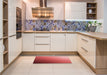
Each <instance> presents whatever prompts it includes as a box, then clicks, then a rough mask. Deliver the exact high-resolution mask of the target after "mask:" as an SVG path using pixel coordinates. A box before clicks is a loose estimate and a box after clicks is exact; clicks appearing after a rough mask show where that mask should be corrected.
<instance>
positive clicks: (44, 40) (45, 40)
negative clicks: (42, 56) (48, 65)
mask: <svg viewBox="0 0 107 75" xmlns="http://www.w3.org/2000/svg"><path fill="white" fill-rule="evenodd" d="M50 42H51V41H50V33H36V34H35V51H50V44H51V43H50Z"/></svg>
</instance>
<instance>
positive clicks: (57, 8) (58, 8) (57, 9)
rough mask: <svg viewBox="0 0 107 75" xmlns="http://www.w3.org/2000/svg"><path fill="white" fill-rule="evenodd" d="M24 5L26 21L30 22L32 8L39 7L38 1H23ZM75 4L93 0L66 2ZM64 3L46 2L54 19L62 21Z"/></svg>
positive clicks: (56, 1)
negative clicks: (51, 10) (52, 12)
mask: <svg viewBox="0 0 107 75" xmlns="http://www.w3.org/2000/svg"><path fill="white" fill-rule="evenodd" d="M23 1H25V3H26V8H27V9H26V19H27V20H31V19H33V18H32V10H31V8H32V7H38V6H39V0H23ZM66 1H73V2H74V1H75V2H92V1H93V0H66ZM64 2H65V0H48V6H49V7H54V19H56V20H63V19H64Z"/></svg>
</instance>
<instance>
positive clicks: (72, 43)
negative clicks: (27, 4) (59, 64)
mask: <svg viewBox="0 0 107 75" xmlns="http://www.w3.org/2000/svg"><path fill="white" fill-rule="evenodd" d="M66 51H77V36H76V34H66Z"/></svg>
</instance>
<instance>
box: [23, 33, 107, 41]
mask: <svg viewBox="0 0 107 75" xmlns="http://www.w3.org/2000/svg"><path fill="white" fill-rule="evenodd" d="M22 32H23V33H77V34H81V35H85V36H88V37H91V38H95V39H97V40H107V33H101V32H76V31H22Z"/></svg>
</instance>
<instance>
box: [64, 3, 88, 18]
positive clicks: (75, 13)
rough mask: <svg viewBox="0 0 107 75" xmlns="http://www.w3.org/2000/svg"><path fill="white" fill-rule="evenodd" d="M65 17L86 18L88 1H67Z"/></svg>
mask: <svg viewBox="0 0 107 75" xmlns="http://www.w3.org/2000/svg"><path fill="white" fill-rule="evenodd" d="M65 19H86V3H85V2H65Z"/></svg>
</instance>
